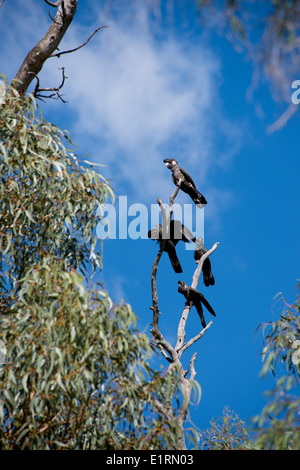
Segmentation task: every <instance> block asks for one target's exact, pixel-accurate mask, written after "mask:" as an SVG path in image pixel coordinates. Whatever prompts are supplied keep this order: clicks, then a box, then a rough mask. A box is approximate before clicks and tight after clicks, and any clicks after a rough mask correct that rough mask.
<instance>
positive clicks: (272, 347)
mask: <svg viewBox="0 0 300 470" xmlns="http://www.w3.org/2000/svg"><path fill="white" fill-rule="evenodd" d="M298 288H299V285H298ZM280 301H281V303H282V305H283V312H282V314H281V316H280V319H279V320H278V321H276V322H270V323H267V324H265V325H263V333H265V337H264V342H263V350H262V358H263V361H264V365H263V368H262V375H263V376H265V375H266V374H268V373H270V372H271V373H272V374H273V375H274V376H275V375H276V385H275V388H274V390H271V391H269V392H268V393H267V396H268V397H269V403H268V404H267V405H266V406H265V407H264V409H263V410H262V413H261V415H260V416H256V417H255V419H254V424H255V427H256V431H257V433H258V438H257V442H256V445H257V447H259V448H261V449H275V450H281V449H299V448H300V416H299V409H300V398H299V379H300V363H299V354H300V316H299V313H300V298H299V296H298V297H297V300H296V302H295V303H294V304H293V305H288V304H287V303H286V302H285V300H284V299H283V298H282V297H281V298H280Z"/></svg>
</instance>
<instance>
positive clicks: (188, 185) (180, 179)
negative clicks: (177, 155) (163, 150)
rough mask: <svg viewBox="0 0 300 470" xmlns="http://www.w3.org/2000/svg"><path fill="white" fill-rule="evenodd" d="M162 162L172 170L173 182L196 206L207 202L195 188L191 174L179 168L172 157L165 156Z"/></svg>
mask: <svg viewBox="0 0 300 470" xmlns="http://www.w3.org/2000/svg"><path fill="white" fill-rule="evenodd" d="M164 163H165V164H166V166H167V168H169V169H170V170H171V171H172V179H173V182H174V184H175V185H176V186H178V187H179V188H180V189H181V190H182V191H183V192H184V193H187V194H188V195H189V196H190V197H191V199H192V200H193V202H194V203H195V204H196V205H197V206H198V207H200V208H202V207H203V205H204V204H207V201H206V199H205V197H204V196H203V195H202V194H201V193H199V191H198V190H197V189H196V186H195V183H194V181H193V180H192V178H191V176H190V175H189V174H188V173H187V172H186V171H185V170H184V169H183V168H180V166H179V165H178V162H177V161H176V160H175V159H174V158H165V160H164Z"/></svg>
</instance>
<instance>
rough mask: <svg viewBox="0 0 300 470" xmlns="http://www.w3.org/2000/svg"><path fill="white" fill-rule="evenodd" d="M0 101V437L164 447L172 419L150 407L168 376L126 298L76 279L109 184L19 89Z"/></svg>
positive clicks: (173, 442)
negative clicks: (121, 300)
mask: <svg viewBox="0 0 300 470" xmlns="http://www.w3.org/2000/svg"><path fill="white" fill-rule="evenodd" d="M3 101H4V104H2V105H0V178H1V216H0V236H1V238H0V263H1V265H0V266H1V267H0V277H1V284H0V307H1V317H0V350H1V351H0V352H1V354H0V423H1V424H0V447H1V448H2V449H40V450H41V449H151V448H153V449H165V448H166V449H168V448H169V449H170V448H174V447H175V448H176V446H177V442H178V438H179V437H180V431H179V430H178V429H177V428H176V425H175V424H174V422H172V420H171V422H170V420H169V421H168V420H167V419H166V418H164V417H163V416H162V415H160V414H157V413H156V412H155V409H156V408H155V403H156V402H157V400H159V401H160V403H162V404H165V403H167V404H169V403H171V401H172V400H173V397H174V393H175V391H174V377H173V376H172V374H168V375H167V376H166V377H163V376H161V375H160V374H159V373H157V372H154V371H153V370H152V369H151V368H150V367H149V356H150V352H151V350H150V346H149V342H148V339H147V337H146V335H145V334H141V333H139V332H138V331H137V329H136V317H135V315H134V313H133V312H132V310H131V307H130V306H129V305H127V304H121V305H112V302H111V300H110V298H109V296H108V294H107V293H106V292H104V291H103V290H101V289H100V287H99V286H98V285H95V286H93V287H90V286H87V279H88V277H89V273H90V271H92V269H89V265H90V264H92V265H93V266H92V267H93V269H95V268H96V267H97V266H99V265H100V263H101V257H100V253H99V252H98V251H96V246H95V242H96V237H95V236H94V234H93V230H94V229H95V226H96V224H97V222H98V221H97V219H96V209H97V206H98V205H99V204H103V203H104V202H105V200H106V199H107V197H108V196H110V197H111V198H113V192H112V190H111V188H110V186H109V184H108V183H107V181H105V180H104V178H103V177H102V176H101V175H99V174H98V173H97V172H96V171H95V170H94V168H93V167H91V166H87V165H86V166H84V165H83V164H81V163H79V161H78V160H77V158H76V156H75V155H74V154H73V153H72V152H71V151H69V150H67V149H66V148H65V146H64V144H63V142H64V141H65V137H66V136H65V134H64V133H62V132H61V131H60V130H59V129H58V128H57V127H55V126H54V125H52V124H50V123H48V122H46V121H45V120H44V119H43V118H42V116H41V114H40V112H39V111H38V110H37V108H36V105H35V102H34V99H33V98H32V97H31V96H29V97H20V96H19V95H18V94H17V93H16V92H15V91H14V90H13V89H10V88H8V92H7V95H6V97H5V100H2V102H3ZM69 141H70V140H69Z"/></svg>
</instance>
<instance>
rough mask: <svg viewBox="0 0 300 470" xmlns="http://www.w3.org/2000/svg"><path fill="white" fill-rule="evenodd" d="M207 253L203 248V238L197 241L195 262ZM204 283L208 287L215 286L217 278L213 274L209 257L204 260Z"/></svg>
mask: <svg viewBox="0 0 300 470" xmlns="http://www.w3.org/2000/svg"><path fill="white" fill-rule="evenodd" d="M205 253H207V249H206V248H205V247H204V246H203V240H202V238H201V237H199V238H198V239H197V242H196V249H195V251H194V258H195V261H196V262H198V261H200V259H201V258H202V256H203V255H204V254H205ZM202 273H203V281H204V284H205V285H206V287H208V286H214V285H215V278H214V276H213V274H212V272H211V263H210V259H209V257H208V258H206V259H205V260H204V263H203V266H202Z"/></svg>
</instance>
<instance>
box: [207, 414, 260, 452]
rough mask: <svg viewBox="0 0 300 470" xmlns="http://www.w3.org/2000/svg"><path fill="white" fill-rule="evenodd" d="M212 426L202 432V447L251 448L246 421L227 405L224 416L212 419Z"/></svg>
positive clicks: (213, 448)
mask: <svg viewBox="0 0 300 470" xmlns="http://www.w3.org/2000/svg"><path fill="white" fill-rule="evenodd" d="M210 424H211V427H210V428H209V429H207V430H206V431H203V432H202V436H201V437H202V439H201V441H202V442H201V447H202V449H204V450H246V449H250V448H251V444H250V441H249V440H248V433H247V430H246V428H245V423H244V422H243V421H242V420H240V418H239V416H238V415H237V414H236V413H234V412H233V411H230V410H229V408H228V407H225V409H224V411H223V417H221V418H218V419H217V421H215V420H214V419H212V421H211V422H210Z"/></svg>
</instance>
